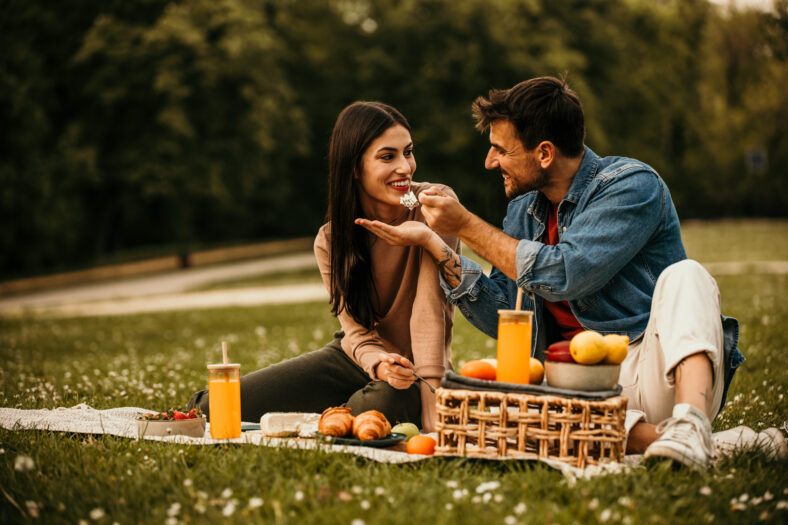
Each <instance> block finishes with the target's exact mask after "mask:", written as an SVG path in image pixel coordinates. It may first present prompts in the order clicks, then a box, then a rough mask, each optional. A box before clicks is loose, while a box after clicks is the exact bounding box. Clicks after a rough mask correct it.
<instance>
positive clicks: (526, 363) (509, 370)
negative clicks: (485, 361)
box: [496, 310, 533, 385]
mask: <svg viewBox="0 0 788 525" xmlns="http://www.w3.org/2000/svg"><path fill="white" fill-rule="evenodd" d="M532 325H533V312H530V311H525V310H498V372H497V375H496V379H497V380H498V381H503V382H505V383H518V384H521V385H527V384H528V383H529V377H530V374H531V327H532Z"/></svg>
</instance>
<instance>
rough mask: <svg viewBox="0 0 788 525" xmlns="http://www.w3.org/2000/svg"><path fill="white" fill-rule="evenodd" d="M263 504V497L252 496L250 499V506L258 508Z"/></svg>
mask: <svg viewBox="0 0 788 525" xmlns="http://www.w3.org/2000/svg"><path fill="white" fill-rule="evenodd" d="M262 506H263V498H251V499H250V500H249V508H250V509H256V508H258V507H262Z"/></svg>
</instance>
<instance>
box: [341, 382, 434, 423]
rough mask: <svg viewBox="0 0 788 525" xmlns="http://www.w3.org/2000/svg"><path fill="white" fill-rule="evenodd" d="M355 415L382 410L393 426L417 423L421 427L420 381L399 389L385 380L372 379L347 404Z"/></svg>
mask: <svg viewBox="0 0 788 525" xmlns="http://www.w3.org/2000/svg"><path fill="white" fill-rule="evenodd" d="M345 406H347V407H348V408H350V411H351V412H352V413H353V415H355V416H357V415H358V414H360V413H362V412H365V411H367V410H377V411H379V412H382V413H383V415H384V416H386V419H388V420H389V423H391V425H392V426H394V425H396V424H397V423H407V422H411V423H415V424H416V426H418V427H419V428H421V392H420V390H419V387H418V383H414V384H413V385H411V387H410V388H406V389H405V390H398V389H396V388H394V387H392V386H391V385H389V384H388V383H386V382H384V381H372V382H369V383H367V385H366V386H364V388H361V389H359V390H358V391H356V392H355V393H354V394H353V395H352V396H350V399H348V400H347V403H346V404H345Z"/></svg>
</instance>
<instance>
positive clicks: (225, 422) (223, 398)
mask: <svg viewBox="0 0 788 525" xmlns="http://www.w3.org/2000/svg"><path fill="white" fill-rule="evenodd" d="M208 371H209V372H208V373H209V376H208V417H209V418H210V423H211V427H210V428H211V437H212V438H213V439H232V438H237V437H241V365H239V364H235V363H229V364H218V365H208Z"/></svg>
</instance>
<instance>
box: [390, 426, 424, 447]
mask: <svg viewBox="0 0 788 525" xmlns="http://www.w3.org/2000/svg"><path fill="white" fill-rule="evenodd" d="M391 432H392V433H394V432H395V433H397V434H405V435H406V436H407V439H405V442H406V443H407V441H408V440H409V439H410V438H412V437H413V436H418V435H419V434H421V432H419V427H417V426H416V425H414V424H413V423H398V424H396V425H394V427H393V428H392V429H391Z"/></svg>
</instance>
